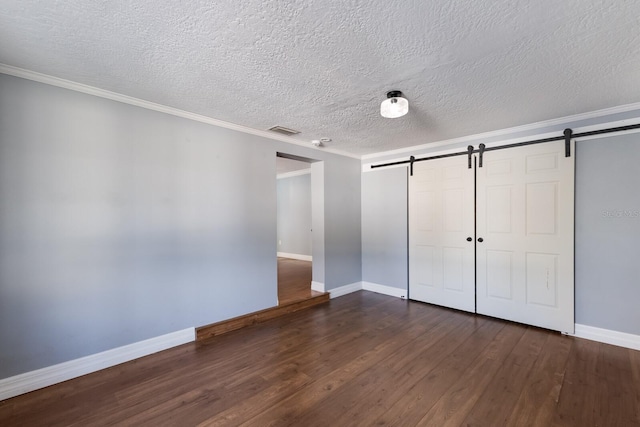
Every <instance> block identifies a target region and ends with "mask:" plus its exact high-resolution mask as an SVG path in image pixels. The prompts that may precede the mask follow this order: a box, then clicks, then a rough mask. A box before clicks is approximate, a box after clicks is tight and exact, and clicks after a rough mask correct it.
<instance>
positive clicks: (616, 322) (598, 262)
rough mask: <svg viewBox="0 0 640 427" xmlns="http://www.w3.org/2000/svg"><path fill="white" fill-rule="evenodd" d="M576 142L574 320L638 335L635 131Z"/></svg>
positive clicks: (639, 146)
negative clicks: (633, 132)
mask: <svg viewBox="0 0 640 427" xmlns="http://www.w3.org/2000/svg"><path fill="white" fill-rule="evenodd" d="M576 145H577V147H576V223H575V226H576V266H575V268H576V322H577V323H580V324H584V325H589V326H596V327H599V328H604V329H612V330H615V331H620V332H627V333H630V334H636V335H640V308H639V307H638V302H639V301H640V242H639V238H640V173H639V172H638V166H639V165H640V134H639V133H635V134H629V135H619V136H615V137H609V138H602V139H596V140H590V141H584V142H579V143H578V144H576Z"/></svg>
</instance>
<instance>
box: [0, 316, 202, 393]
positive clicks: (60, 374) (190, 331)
mask: <svg viewBox="0 0 640 427" xmlns="http://www.w3.org/2000/svg"><path fill="white" fill-rule="evenodd" d="M195 339H196V330H195V328H187V329H183V330H181V331H176V332H172V333H169V334H165V335H161V336H159V337H155V338H150V339H148V340H144V341H139V342H136V343H133V344H129V345H125V346H122V347H118V348H114V349H111V350H107V351H103V352H101V353H96V354H92V355H89V356H85V357H81V358H79V359H75V360H70V361H68V362H64V363H59V364H57V365H53V366H47V367H46V368H42V369H38V370H35V371H31V372H25V373H24V374H20V375H16V376H13V377H9V378H5V379H2V380H0V401H2V400H5V399H9V398H11V397H14V396H18V395H20V394H24V393H28V392H30V391H34V390H37V389H39V388H43V387H48V386H50V385H53V384H57V383H60V382H63V381H67V380H70V379H72V378H77V377H80V376H82V375H86V374H90V373H92V372H96V371H99V370H101V369H105V368H109V367H111V366H115V365H119V364H121V363H124V362H128V361H130V360H134V359H138V358H140V357H143V356H147V355H149V354H153V353H157V352H159V351H162V350H166V349H169V348H171V347H176V346H179V345H181V344H186V343H188V342H192V341H195Z"/></svg>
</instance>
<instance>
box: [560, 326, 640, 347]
mask: <svg viewBox="0 0 640 427" xmlns="http://www.w3.org/2000/svg"><path fill="white" fill-rule="evenodd" d="M569 335H571V334H569ZM573 336H574V337H578V338H584V339H587V340H591V341H598V342H603V343H605V344H612V345H617V346H619V347H626V348H630V349H633V350H640V335H633V334H627V333H625V332H618V331H612V330H610V329H601V328H596V327H594V326H587V325H581V324H578V323H576V333H575V334H573Z"/></svg>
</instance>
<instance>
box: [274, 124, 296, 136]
mask: <svg viewBox="0 0 640 427" xmlns="http://www.w3.org/2000/svg"><path fill="white" fill-rule="evenodd" d="M269 130H271V131H274V132H278V133H281V134H283V135H287V136H291V135H295V134H297V133H300V131H299V130H293V129H289V128H286V127H284V126H274V127H272V128H269Z"/></svg>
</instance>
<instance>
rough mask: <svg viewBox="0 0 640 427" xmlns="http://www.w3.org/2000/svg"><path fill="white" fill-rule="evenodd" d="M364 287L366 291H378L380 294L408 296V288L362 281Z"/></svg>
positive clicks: (398, 296)
mask: <svg viewBox="0 0 640 427" xmlns="http://www.w3.org/2000/svg"><path fill="white" fill-rule="evenodd" d="M362 289H363V290H365V291H371V292H376V293H378V294H383V295H389V296H391V297H396V298H405V299H406V298H407V290H406V289H400V288H394V287H393V286H386V285H379V284H377V283H371V282H362Z"/></svg>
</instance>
